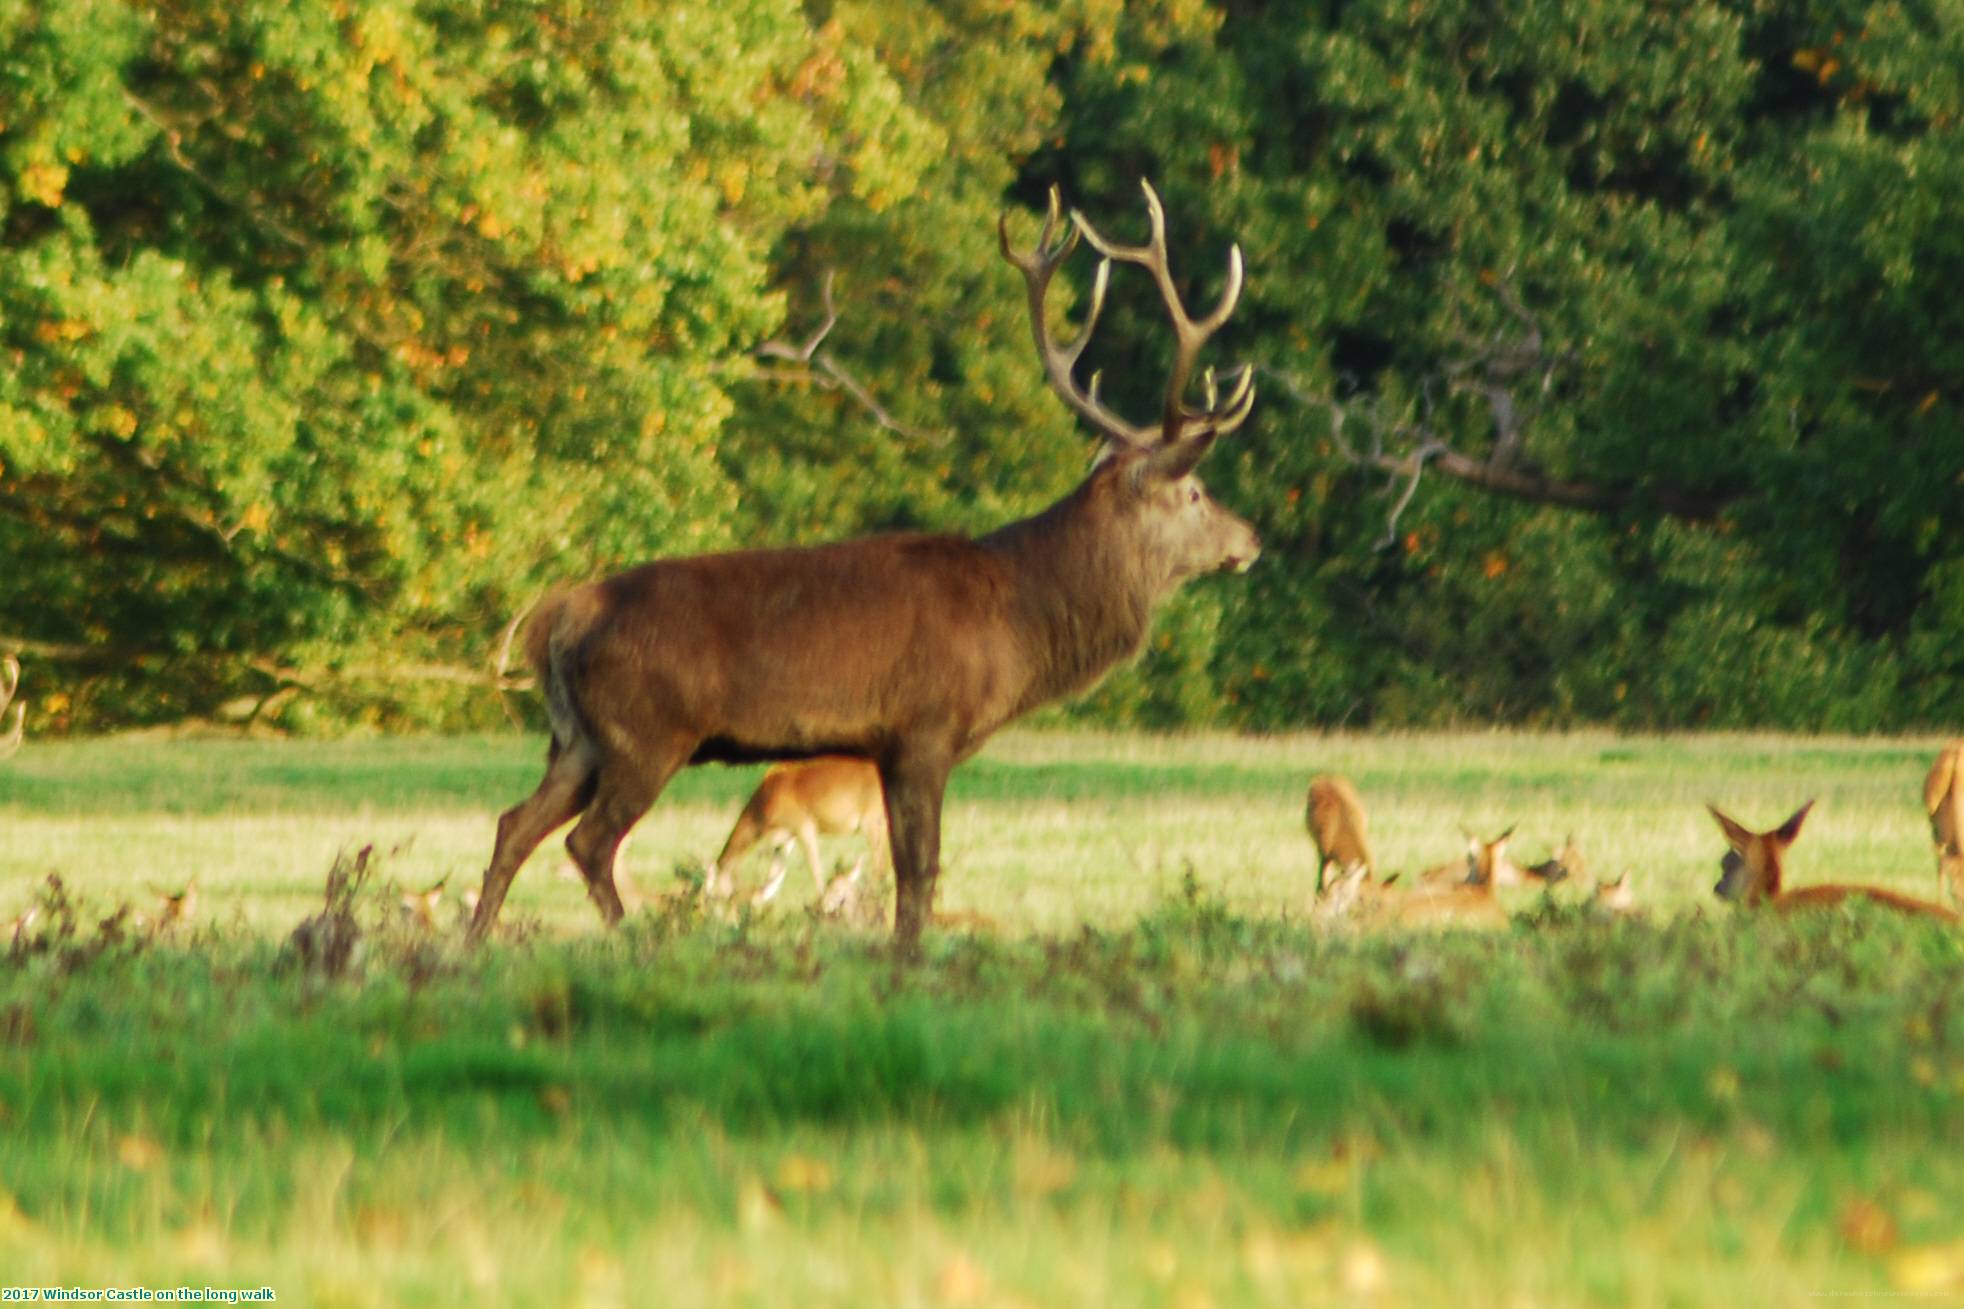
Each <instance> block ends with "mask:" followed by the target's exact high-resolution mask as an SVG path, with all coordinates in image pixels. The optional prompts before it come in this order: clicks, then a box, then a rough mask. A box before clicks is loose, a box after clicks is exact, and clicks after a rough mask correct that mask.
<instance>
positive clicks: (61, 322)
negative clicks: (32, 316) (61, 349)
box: [34, 318, 95, 345]
mask: <svg viewBox="0 0 1964 1309" xmlns="http://www.w3.org/2000/svg"><path fill="white" fill-rule="evenodd" d="M94 332H95V324H94V323H90V322H86V321H84V320H82V319H80V318H55V319H47V320H44V321H42V322H39V323H36V324H35V325H34V339H35V340H37V341H39V342H40V343H41V344H42V345H66V344H68V343H70V342H72V341H80V340H81V339H82V338H83V337H86V336H89V335H92V334H93V333H94Z"/></svg>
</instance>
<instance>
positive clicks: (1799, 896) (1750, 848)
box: [1705, 800, 1957, 922]
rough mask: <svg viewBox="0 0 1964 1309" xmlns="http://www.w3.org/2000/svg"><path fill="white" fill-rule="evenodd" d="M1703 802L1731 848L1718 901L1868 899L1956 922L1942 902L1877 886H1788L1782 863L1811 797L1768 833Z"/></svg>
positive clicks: (1810, 903) (1782, 905)
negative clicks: (1920, 898) (1754, 829)
mask: <svg viewBox="0 0 1964 1309" xmlns="http://www.w3.org/2000/svg"><path fill="white" fill-rule="evenodd" d="M1705 807H1706V808H1707V809H1710V810H1711V811H1712V817H1713V818H1715V819H1716V820H1718V825H1719V830H1720V831H1722V832H1724V833H1725V840H1726V844H1728V845H1729V846H1731V847H1732V848H1731V849H1730V850H1728V851H1726V853H1725V857H1724V858H1723V859H1721V860H1719V873H1720V875H1719V881H1718V885H1717V886H1715V887H1713V888H1712V890H1713V891H1714V892H1715V893H1716V894H1717V895H1718V897H1719V898H1720V899H1721V900H1732V901H1736V902H1738V903H1740V904H1743V905H1746V906H1747V907H1749V908H1758V907H1762V906H1763V907H1768V908H1773V909H1780V910H1794V909H1819V908H1831V907H1833V906H1835V905H1840V904H1845V903H1847V902H1848V901H1850V900H1867V901H1870V902H1871V903H1874V904H1879V905H1881V906H1883V907H1884V908H1885V909H1894V910H1896V911H1897V912H1899V913H1906V914H1918V915H1923V916H1926V917H1930V918H1942V919H1945V920H1947V921H1950V922H1955V921H1957V915H1956V914H1955V913H1954V912H1952V911H1951V910H1949V909H1946V908H1944V907H1943V906H1942V905H1940V904H1933V903H1931V902H1930V901H1928V900H1919V899H1917V898H1916V897H1915V896H1909V895H1903V894H1902V893H1900V892H1897V891H1890V890H1885V889H1884V888H1882V887H1879V886H1850V885H1844V884H1836V883H1830V884H1827V885H1822V886H1804V887H1801V888H1800V889H1798V890H1794V891H1789V890H1787V889H1786V888H1785V885H1784V883H1785V870H1784V868H1783V864H1784V861H1785V859H1786V854H1787V848H1788V847H1789V846H1791V845H1792V844H1793V843H1794V839H1795V838H1796V837H1798V836H1799V835H1800V825H1801V823H1802V822H1803V821H1805V820H1806V818H1807V811H1808V810H1810V809H1812V808H1813V807H1814V802H1813V801H1812V800H1809V801H1808V802H1807V803H1806V804H1804V805H1802V806H1801V807H1800V808H1799V809H1797V810H1795V811H1794V815H1793V817H1791V818H1789V819H1787V821H1786V822H1784V823H1782V824H1780V825H1779V826H1778V827H1776V828H1773V829H1772V830H1771V831H1766V832H1754V831H1751V830H1749V829H1747V828H1746V827H1744V826H1741V825H1740V824H1739V823H1737V822H1734V821H1733V820H1732V819H1730V818H1728V817H1726V815H1725V814H1723V813H1721V812H1720V811H1719V808H1718V806H1716V805H1710V804H1708V805H1706V806H1705Z"/></svg>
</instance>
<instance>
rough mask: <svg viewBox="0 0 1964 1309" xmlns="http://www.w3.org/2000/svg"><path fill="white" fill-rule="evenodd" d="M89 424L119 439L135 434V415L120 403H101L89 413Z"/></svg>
mask: <svg viewBox="0 0 1964 1309" xmlns="http://www.w3.org/2000/svg"><path fill="white" fill-rule="evenodd" d="M89 421H90V425H91V426H92V427H94V428H95V429H96V430H97V431H100V432H107V433H109V434H110V435H111V436H113V437H115V438H116V439H117V440H119V441H127V440H129V439H130V438H131V437H133V436H135V435H136V415H135V414H133V413H131V412H130V411H129V410H127V409H125V408H124V407H123V406H121V405H102V406H100V407H98V408H96V409H95V410H93V411H91V412H90V414H89Z"/></svg>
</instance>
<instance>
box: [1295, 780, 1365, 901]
mask: <svg viewBox="0 0 1964 1309" xmlns="http://www.w3.org/2000/svg"><path fill="white" fill-rule="evenodd" d="M1303 822H1304V823H1305V824H1307V825H1308V827H1309V839H1310V840H1311V841H1314V842H1315V843H1316V893H1317V894H1318V895H1319V896H1320V895H1322V894H1323V891H1324V879H1325V877H1327V876H1328V875H1329V874H1330V873H1331V872H1332V871H1334V872H1336V873H1338V874H1343V873H1346V872H1348V871H1349V870H1350V869H1351V868H1353V867H1362V868H1363V870H1364V876H1365V879H1366V880H1369V879H1370V878H1371V877H1372V876H1374V875H1375V873H1376V872H1377V867H1376V861H1375V860H1374V859H1373V858H1372V857H1371V838H1370V834H1369V832H1368V831H1367V830H1366V824H1365V820H1364V801H1363V798H1362V797H1360V796H1359V795H1358V794H1357V788H1356V787H1354V786H1352V785H1351V784H1350V779H1349V778H1347V777H1339V776H1337V775H1336V774H1335V773H1324V774H1322V775H1321V776H1317V777H1312V778H1310V779H1309V799H1308V802H1307V803H1306V805H1305V806H1304V812H1303ZM1333 866H1334V867H1333Z"/></svg>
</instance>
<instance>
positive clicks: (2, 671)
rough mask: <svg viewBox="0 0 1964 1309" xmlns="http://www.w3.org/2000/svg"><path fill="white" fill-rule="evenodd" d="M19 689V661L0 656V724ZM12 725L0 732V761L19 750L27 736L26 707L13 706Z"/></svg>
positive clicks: (10, 657) (21, 705) (22, 705)
mask: <svg viewBox="0 0 1964 1309" xmlns="http://www.w3.org/2000/svg"><path fill="white" fill-rule="evenodd" d="M19 689H20V660H18V659H16V658H14V657H13V656H12V655H0V722H5V721H6V719H7V706H8V705H10V704H13V699H14V692H16V691H18V690H19ZM13 718H14V725H13V726H12V727H9V728H6V729H5V730H0V759H5V758H6V757H7V756H8V755H11V754H13V753H14V752H15V751H16V750H18V749H20V743H21V741H22V739H23V738H25V736H26V735H27V706H26V705H24V704H17V705H14V706H13Z"/></svg>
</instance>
